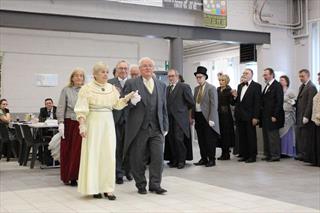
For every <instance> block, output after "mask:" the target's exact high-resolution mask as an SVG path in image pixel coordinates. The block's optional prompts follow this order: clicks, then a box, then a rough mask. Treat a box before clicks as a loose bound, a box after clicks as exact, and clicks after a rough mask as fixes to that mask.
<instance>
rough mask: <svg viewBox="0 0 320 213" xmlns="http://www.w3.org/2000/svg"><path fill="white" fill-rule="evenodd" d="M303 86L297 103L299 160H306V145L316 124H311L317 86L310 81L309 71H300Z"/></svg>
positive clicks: (297, 147)
mask: <svg viewBox="0 0 320 213" xmlns="http://www.w3.org/2000/svg"><path fill="white" fill-rule="evenodd" d="M299 78H300V81H301V83H302V84H301V86H300V88H299V94H298V98H297V103H296V107H297V110H296V150H297V157H296V159H297V160H305V159H306V158H307V156H305V154H306V144H308V141H311V140H312V137H311V136H312V129H313V128H314V123H313V122H311V115H312V99H313V97H314V96H315V95H316V94H317V88H316V86H315V85H314V84H313V83H312V82H311V80H310V72H309V70H307V69H302V70H300V71H299Z"/></svg>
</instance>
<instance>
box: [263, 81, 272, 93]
mask: <svg viewBox="0 0 320 213" xmlns="http://www.w3.org/2000/svg"><path fill="white" fill-rule="evenodd" d="M269 85H270V84H269V83H267V85H266V87H265V88H264V90H263V94H265V93H266V92H267V90H268V87H269Z"/></svg>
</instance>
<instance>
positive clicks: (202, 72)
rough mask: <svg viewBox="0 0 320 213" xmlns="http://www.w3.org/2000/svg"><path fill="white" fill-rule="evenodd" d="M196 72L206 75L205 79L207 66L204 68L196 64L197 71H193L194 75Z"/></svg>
mask: <svg viewBox="0 0 320 213" xmlns="http://www.w3.org/2000/svg"><path fill="white" fill-rule="evenodd" d="M197 74H202V75H205V76H206V80H207V79H208V75H207V68H205V67H203V66H198V67H197V72H195V73H194V76H196V75H197Z"/></svg>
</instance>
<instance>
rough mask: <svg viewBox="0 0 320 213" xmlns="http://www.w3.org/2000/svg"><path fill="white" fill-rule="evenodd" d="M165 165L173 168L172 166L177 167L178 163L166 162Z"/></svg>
mask: <svg viewBox="0 0 320 213" xmlns="http://www.w3.org/2000/svg"><path fill="white" fill-rule="evenodd" d="M167 165H168V166H169V167H170V168H174V167H177V166H178V163H177V162H171V161H170V162H169V163H167Z"/></svg>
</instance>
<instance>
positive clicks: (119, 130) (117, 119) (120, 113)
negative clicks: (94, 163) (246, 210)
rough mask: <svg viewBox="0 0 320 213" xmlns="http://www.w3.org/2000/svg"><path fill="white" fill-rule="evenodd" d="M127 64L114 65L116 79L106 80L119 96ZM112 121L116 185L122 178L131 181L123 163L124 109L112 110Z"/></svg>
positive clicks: (123, 61) (125, 78)
mask: <svg viewBox="0 0 320 213" xmlns="http://www.w3.org/2000/svg"><path fill="white" fill-rule="evenodd" d="M128 69H129V64H128V62H126V61H125V60H121V61H119V62H118V63H117V65H116V73H117V77H115V78H112V79H110V80H108V83H110V84H112V85H114V86H115V87H116V88H117V89H118V91H119V93H120V94H122V93H123V87H124V84H125V82H126V81H127V79H128ZM112 113H113V119H114V123H115V130H116V137H117V145H116V183H117V184H123V176H124V175H126V178H127V179H128V180H129V181H131V180H132V177H131V175H130V168H129V165H128V163H127V162H125V163H123V161H122V159H123V144H124V135H125V122H126V119H125V109H123V110H113V112H112Z"/></svg>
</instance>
